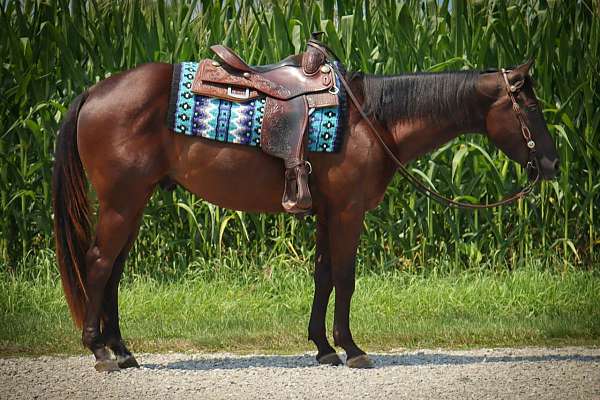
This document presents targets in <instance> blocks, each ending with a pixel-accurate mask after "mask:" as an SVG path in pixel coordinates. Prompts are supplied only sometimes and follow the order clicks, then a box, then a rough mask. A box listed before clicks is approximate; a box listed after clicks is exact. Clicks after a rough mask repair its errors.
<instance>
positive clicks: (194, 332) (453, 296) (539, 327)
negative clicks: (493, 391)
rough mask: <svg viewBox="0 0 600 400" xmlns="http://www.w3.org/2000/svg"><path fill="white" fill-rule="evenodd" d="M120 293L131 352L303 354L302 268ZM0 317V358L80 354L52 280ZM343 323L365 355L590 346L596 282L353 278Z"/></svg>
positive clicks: (7, 290) (599, 279)
mask: <svg viewBox="0 0 600 400" xmlns="http://www.w3.org/2000/svg"><path fill="white" fill-rule="evenodd" d="M120 293H121V316H122V317H121V318H122V330H123V332H124V335H125V337H126V339H127V340H128V342H129V343H130V344H131V347H132V350H133V351H137V352H141V351H167V350H175V351H233V352H247V351H252V352H256V351H257V352H283V353H286V352H295V351H306V350H313V346H312V343H309V342H307V334H306V330H307V323H308V317H309V313H310V305H311V300H312V279H311V277H310V275H309V274H308V273H307V271H306V270H305V269H304V270H303V269H299V270H296V271H294V270H292V269H287V270H283V269H282V270H276V271H274V272H273V271H272V272H271V273H270V274H255V275H250V274H248V275H245V276H242V277H238V278H232V277H222V278H219V277H214V278H210V279H206V278H202V277H200V276H196V277H190V278H189V279H187V280H180V281H175V282H168V281H165V282H159V281H157V280H154V279H150V278H136V279H131V280H129V281H128V282H126V283H125V284H124V286H123V287H122V288H121V292H120ZM0 310H2V314H1V315H0V354H3V355H14V354H52V353H81V352H83V353H85V350H84V349H83V348H82V347H81V345H80V343H79V338H80V333H79V332H77V331H76V330H75V329H74V327H73V326H72V323H71V321H70V319H69V314H68V311H67V308H66V304H65V301H64V299H63V296H62V291H61V288H60V285H59V284H58V283H57V282H56V281H54V280H52V279H50V280H47V279H42V278H40V279H38V280H37V282H36V281H31V280H23V279H14V278H8V277H7V278H6V279H3V280H2V281H1V282H0ZM330 310H333V308H332V307H331V305H330ZM328 317H329V318H328V320H329V322H328V327H329V329H330V327H331V323H332V322H331V312H330V313H329V315H328ZM351 317H352V326H353V333H354V336H355V339H356V341H357V343H359V344H360V345H362V346H364V347H365V349H367V350H371V351H374V350H389V349H392V348H398V347H408V348H419V347H450V348H457V347H479V346H524V345H575V344H586V345H600V274H598V273H597V272H584V271H573V272H569V273H566V274H559V273H551V272H547V271H541V270H538V269H534V268H524V269H521V270H518V271H516V272H510V273H509V272H501V273H491V272H485V273H476V272H461V273H457V274H445V275H444V276H436V275H435V274H429V275H423V274H414V273H407V272H395V273H389V274H381V275H375V274H372V273H366V274H364V275H361V276H359V278H358V280H357V290H356V292H355V296H354V299H353V307H352V314H351Z"/></svg>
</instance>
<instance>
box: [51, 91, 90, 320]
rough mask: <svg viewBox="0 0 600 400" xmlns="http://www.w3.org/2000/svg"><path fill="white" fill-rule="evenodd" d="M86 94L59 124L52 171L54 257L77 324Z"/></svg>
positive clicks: (86, 225) (81, 299)
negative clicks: (80, 133) (80, 137)
mask: <svg viewBox="0 0 600 400" xmlns="http://www.w3.org/2000/svg"><path fill="white" fill-rule="evenodd" d="M87 97H88V93H87V92H83V93H82V94H80V95H79V96H77V98H76V99H75V100H74V101H73V102H72V103H71V106H70V107H69V111H68V113H67V116H66V118H65V119H64V121H63V123H62V126H61V127H60V131H59V133H58V138H57V142H56V151H55V161H54V171H53V175H52V207H53V209H54V237H55V241H56V257H57V260H58V265H59V268H60V277H61V280H62V286H63V290H64V292H65V297H66V298H67V303H68V304H69V309H70V310H71V316H72V317H73V321H74V322H75V325H76V326H77V327H79V328H81V326H82V324H83V318H84V316H85V304H86V298H87V293H86V290H85V254H86V252H87V250H88V248H89V246H90V242H91V222H90V210H89V203H88V196H87V188H88V185H87V178H86V176H85V172H84V170H83V165H82V164H81V159H80V158H79V151H78V150H77V119H78V117H79V110H80V109H81V107H82V106H83V103H84V102H85V100H86V99H87Z"/></svg>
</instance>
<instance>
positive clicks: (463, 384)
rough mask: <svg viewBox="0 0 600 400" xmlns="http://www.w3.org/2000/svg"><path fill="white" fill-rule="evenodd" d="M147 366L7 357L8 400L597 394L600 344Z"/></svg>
mask: <svg viewBox="0 0 600 400" xmlns="http://www.w3.org/2000/svg"><path fill="white" fill-rule="evenodd" d="M136 357H137V359H138V361H139V363H140V365H141V368H138V369H127V370H122V371H117V372H111V373H98V372H96V371H95V370H94V368H93V366H94V360H93V357H92V356H85V357H83V356H81V357H38V358H30V357H29V358H28V357H23V358H5V359H0V398H2V399H34V398H39V399H78V398H81V399H100V398H103V399H107V398H108V399H117V398H118V399H124V398H137V399H153V398H156V399H169V400H175V399H195V398H198V399H200V398H202V399H240V398H242V399H311V400H313V399H349V398H353V399H403V398H406V399H530V398H531V399H536V400H540V399H600V348H584V347H568V348H557V349H553V348H524V349H479V350H469V351H450V350H417V351H397V352H391V353H381V354H372V359H373V361H374V362H375V368H373V369H369V370H355V369H350V368H348V367H345V366H343V367H327V366H319V365H317V363H316V362H315V360H314V357H313V355H312V354H301V355H292V356H282V355H248V356H239V355H232V354H181V353H169V354H138V355H136Z"/></svg>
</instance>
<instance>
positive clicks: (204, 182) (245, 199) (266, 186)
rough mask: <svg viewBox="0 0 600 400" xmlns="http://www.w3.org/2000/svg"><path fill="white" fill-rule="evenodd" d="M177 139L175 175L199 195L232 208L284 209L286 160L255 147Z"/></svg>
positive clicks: (183, 138)
mask: <svg viewBox="0 0 600 400" xmlns="http://www.w3.org/2000/svg"><path fill="white" fill-rule="evenodd" d="M181 139H182V140H178V142H179V143H177V144H178V146H177V147H178V148H179V149H178V150H179V151H177V156H176V158H177V161H176V163H175V165H176V167H175V171H174V172H173V173H172V178H173V179H174V180H175V181H176V182H177V183H179V184H180V185H181V186H183V187H185V188H186V189H187V190H189V191H190V192H192V193H194V194H195V195H197V196H198V197H200V198H202V199H204V200H206V201H208V202H210V203H213V204H216V205H218V206H221V207H225V208H229V209H232V210H240V211H250V212H270V213H275V212H281V211H283V209H282V207H281V197H282V195H283V183H284V168H283V161H281V160H278V159H276V158H274V157H270V156H268V155H266V154H264V153H262V152H261V151H260V150H258V149H256V148H250V147H245V146H241V145H223V144H221V143H212V142H210V141H207V140H203V139H198V138H188V137H182V138H181Z"/></svg>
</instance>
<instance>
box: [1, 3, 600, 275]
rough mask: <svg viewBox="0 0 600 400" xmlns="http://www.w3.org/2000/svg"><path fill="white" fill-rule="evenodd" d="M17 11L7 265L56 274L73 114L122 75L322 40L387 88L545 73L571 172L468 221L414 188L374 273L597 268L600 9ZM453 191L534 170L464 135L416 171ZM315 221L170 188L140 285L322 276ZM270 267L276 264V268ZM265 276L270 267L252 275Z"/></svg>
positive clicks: (378, 248)
mask: <svg viewBox="0 0 600 400" xmlns="http://www.w3.org/2000/svg"><path fill="white" fill-rule="evenodd" d="M1 4H2V6H1V12H0V58H1V60H2V66H1V68H0V85H1V93H2V96H0V165H1V168H0V268H1V269H2V270H5V271H8V272H21V273H26V274H27V275H28V276H35V275H36V274H40V273H48V271H51V272H50V273H55V271H54V270H55V267H54V262H53V257H54V255H53V234H52V214H51V188H50V182H51V179H50V177H51V170H52V163H53V147H54V141H55V138H56V134H57V131H58V127H59V124H60V121H61V118H62V116H63V115H64V114H65V112H66V109H67V107H68V104H69V103H70V101H71V100H72V99H73V98H74V97H75V96H76V95H77V94H79V93H80V92H82V91H83V90H84V89H85V88H87V87H89V86H91V85H92V84H94V83H95V82H98V81H100V80H102V79H104V78H105V77H107V76H109V75H110V74H113V73H117V72H119V71H122V70H125V69H129V68H132V67H134V66H136V65H139V64H141V63H145V62H150V61H164V62H179V61H191V60H199V59H201V58H205V57H210V56H211V55H210V53H209V50H208V47H209V46H210V45H212V44H216V43H223V44H226V45H228V46H230V47H232V48H234V49H236V51H238V52H239V53H240V54H241V56H242V57H244V58H245V59H246V60H248V61H249V62H251V63H253V64H261V63H268V62H275V61H278V60H279V59H281V58H283V57H285V56H287V55H289V54H292V53H298V52H301V51H303V49H304V47H305V43H306V40H307V39H308V38H309V36H310V33H311V32H313V31H324V32H325V33H326V36H325V37H324V41H325V42H326V43H328V44H329V45H330V46H331V47H332V49H333V50H334V51H335V52H336V53H337V55H338V56H339V57H340V58H341V59H342V61H343V62H344V64H345V65H346V67H347V68H348V69H349V70H354V71H356V70H360V71H363V72H367V73H375V74H399V73H403V72H412V71H443V70H460V69H481V70H483V69H486V68H488V67H506V66H511V65H516V64H520V63H522V62H524V61H526V60H528V59H530V58H535V64H534V67H533V70H532V75H533V78H534V80H535V81H536V93H537V95H538V97H539V99H540V102H541V104H542V107H543V112H544V115H545V117H546V120H547V122H548V126H549V130H550V133H551V134H552V136H553V138H554V140H555V142H556V143H557V147H558V150H559V154H560V158H561V174H560V176H559V178H558V179H557V180H555V181H552V182H544V183H542V184H541V185H540V186H539V187H538V188H537V189H536V191H535V194H534V195H532V196H530V197H529V198H527V199H526V200H520V201H519V202H518V203H517V204H516V205H514V206H510V207H504V208H499V209H494V210H483V211H475V212H471V211H460V210H453V209H448V208H446V207H444V206H441V205H438V204H436V203H435V202H433V201H431V200H429V199H428V198H426V197H424V196H422V195H421V194H419V193H417V192H416V191H415V190H414V189H413V188H411V187H410V185H409V184H407V183H406V181H404V180H402V179H401V178H400V177H397V178H395V179H394V181H393V182H392V184H391V185H390V187H389V189H388V191H387V194H386V197H385V199H384V201H383V203H382V204H381V205H380V206H379V207H378V208H377V209H376V210H374V211H372V212H370V213H369V214H368V216H367V218H366V222H365V229H364V233H363V236H362V242H361V247H360V265H361V268H363V269H366V270H370V271H374V272H386V271H391V270H394V269H408V270H415V271H436V270H439V269H443V268H451V269H458V270H462V269H477V268H481V269H513V268H518V267H519V266H520V265H523V264H531V263H534V264H540V265H542V266H543V267H544V268H551V269H558V270H562V269H570V268H585V269H591V268H594V266H595V265H597V262H598V260H599V257H598V253H600V246H599V244H600V234H599V233H598V232H597V229H596V228H597V227H598V226H600V217H599V214H600V209H599V203H600V195H599V194H600V179H598V177H599V174H598V171H599V170H600V146H599V144H600V78H599V76H600V67H599V66H600V61H599V60H600V54H599V52H600V2H598V1H593V0H581V1H567V0H564V1H559V0H553V1H551V0H528V1H520V0H506V1H494V0H490V1H476V0H473V1H464V0H463V1H461V0H456V1H448V0H445V1H436V0H407V1H399V2H396V1H387V0H385V1H383V0H382V1H368V0H363V1H346V0H338V1H334V0H329V1H326V0H323V1H316V2H304V1H300V0H290V1H288V2H282V1H267V2H261V1H255V0H250V1H246V0H222V1H215V2H213V1H191V2H185V3H184V2H180V1H165V0H162V1H156V2H153V1H140V2H137V1H123V2H121V1H119V2H116V1H115V2H111V1H100V0H96V1H89V2H87V1H79V0H46V1H42V0H24V1H20V2H19V1H11V0H8V1H3V2H1ZM410 167H411V170H413V171H414V172H415V174H417V175H418V176H419V177H420V178H422V179H423V180H424V181H426V182H428V183H429V184H431V185H433V186H434V187H435V188H436V189H437V190H439V191H441V192H442V193H445V194H447V195H449V196H452V197H454V198H457V199H462V200H467V201H469V200H472V201H486V200H487V201H493V200H497V199H500V198H501V197H503V195H504V194H507V193H509V192H512V191H515V190H516V189H517V188H518V187H519V185H521V184H523V183H524V182H525V180H526V177H525V173H524V172H523V171H522V170H521V169H520V167H518V166H516V164H515V163H513V162H512V161H510V160H508V158H506V157H505V156H504V155H502V154H501V153H500V152H498V151H496V150H495V149H494V148H493V146H492V145H491V144H490V143H489V142H488V141H487V140H486V139H485V138H484V137H483V136H473V135H469V136H468V137H462V138H460V139H457V140H455V141H453V142H451V143H448V144H447V145H445V146H444V147H442V148H440V149H439V150H437V151H435V152H434V153H432V154H430V155H428V156H426V157H422V158H421V159H419V160H418V161H416V162H414V163H411V165H410ZM313 254H314V220H313V219H312V218H308V219H306V220H304V221H299V220H296V219H294V218H293V217H290V216H286V215H275V216H273V215H254V214H246V213H241V212H235V211H229V210H225V209H221V208H219V207H216V206H213V205H211V204H208V203H206V202H203V201H202V200H201V199H198V198H196V197H195V196H193V195H192V194H190V193H188V192H185V191H184V190H182V189H177V190H176V191H174V192H164V191H157V192H156V193H155V195H154V196H153V198H152V201H151V203H150V204H149V206H148V208H147V210H146V213H145V217H144V220H143V223H142V227H141V231H140V236H139V239H138V240H137V242H136V245H135V247H134V251H133V254H132V255H131V257H130V262H129V267H128V268H129V269H130V272H129V273H130V274H131V273H132V272H131V271H133V274H134V275H137V274H154V273H156V274H164V275H166V276H171V275H173V276H176V275H178V274H180V273H181V272H182V271H184V270H185V269H186V268H188V267H187V266H188V265H190V264H192V265H193V264H194V263H196V264H198V260H216V261H215V263H214V264H213V265H216V266H218V267H219V268H231V269H233V270H236V269H244V268H249V267H247V265H249V264H251V263H249V261H248V260H262V261H260V262H261V263H263V264H271V265H275V264H276V263H277V260H280V259H282V257H284V258H285V259H286V260H290V259H291V260H298V262H299V263H304V264H307V263H308V261H309V260H311V257H312V255H313ZM259 264H260V263H259ZM252 265H256V264H252Z"/></svg>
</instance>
